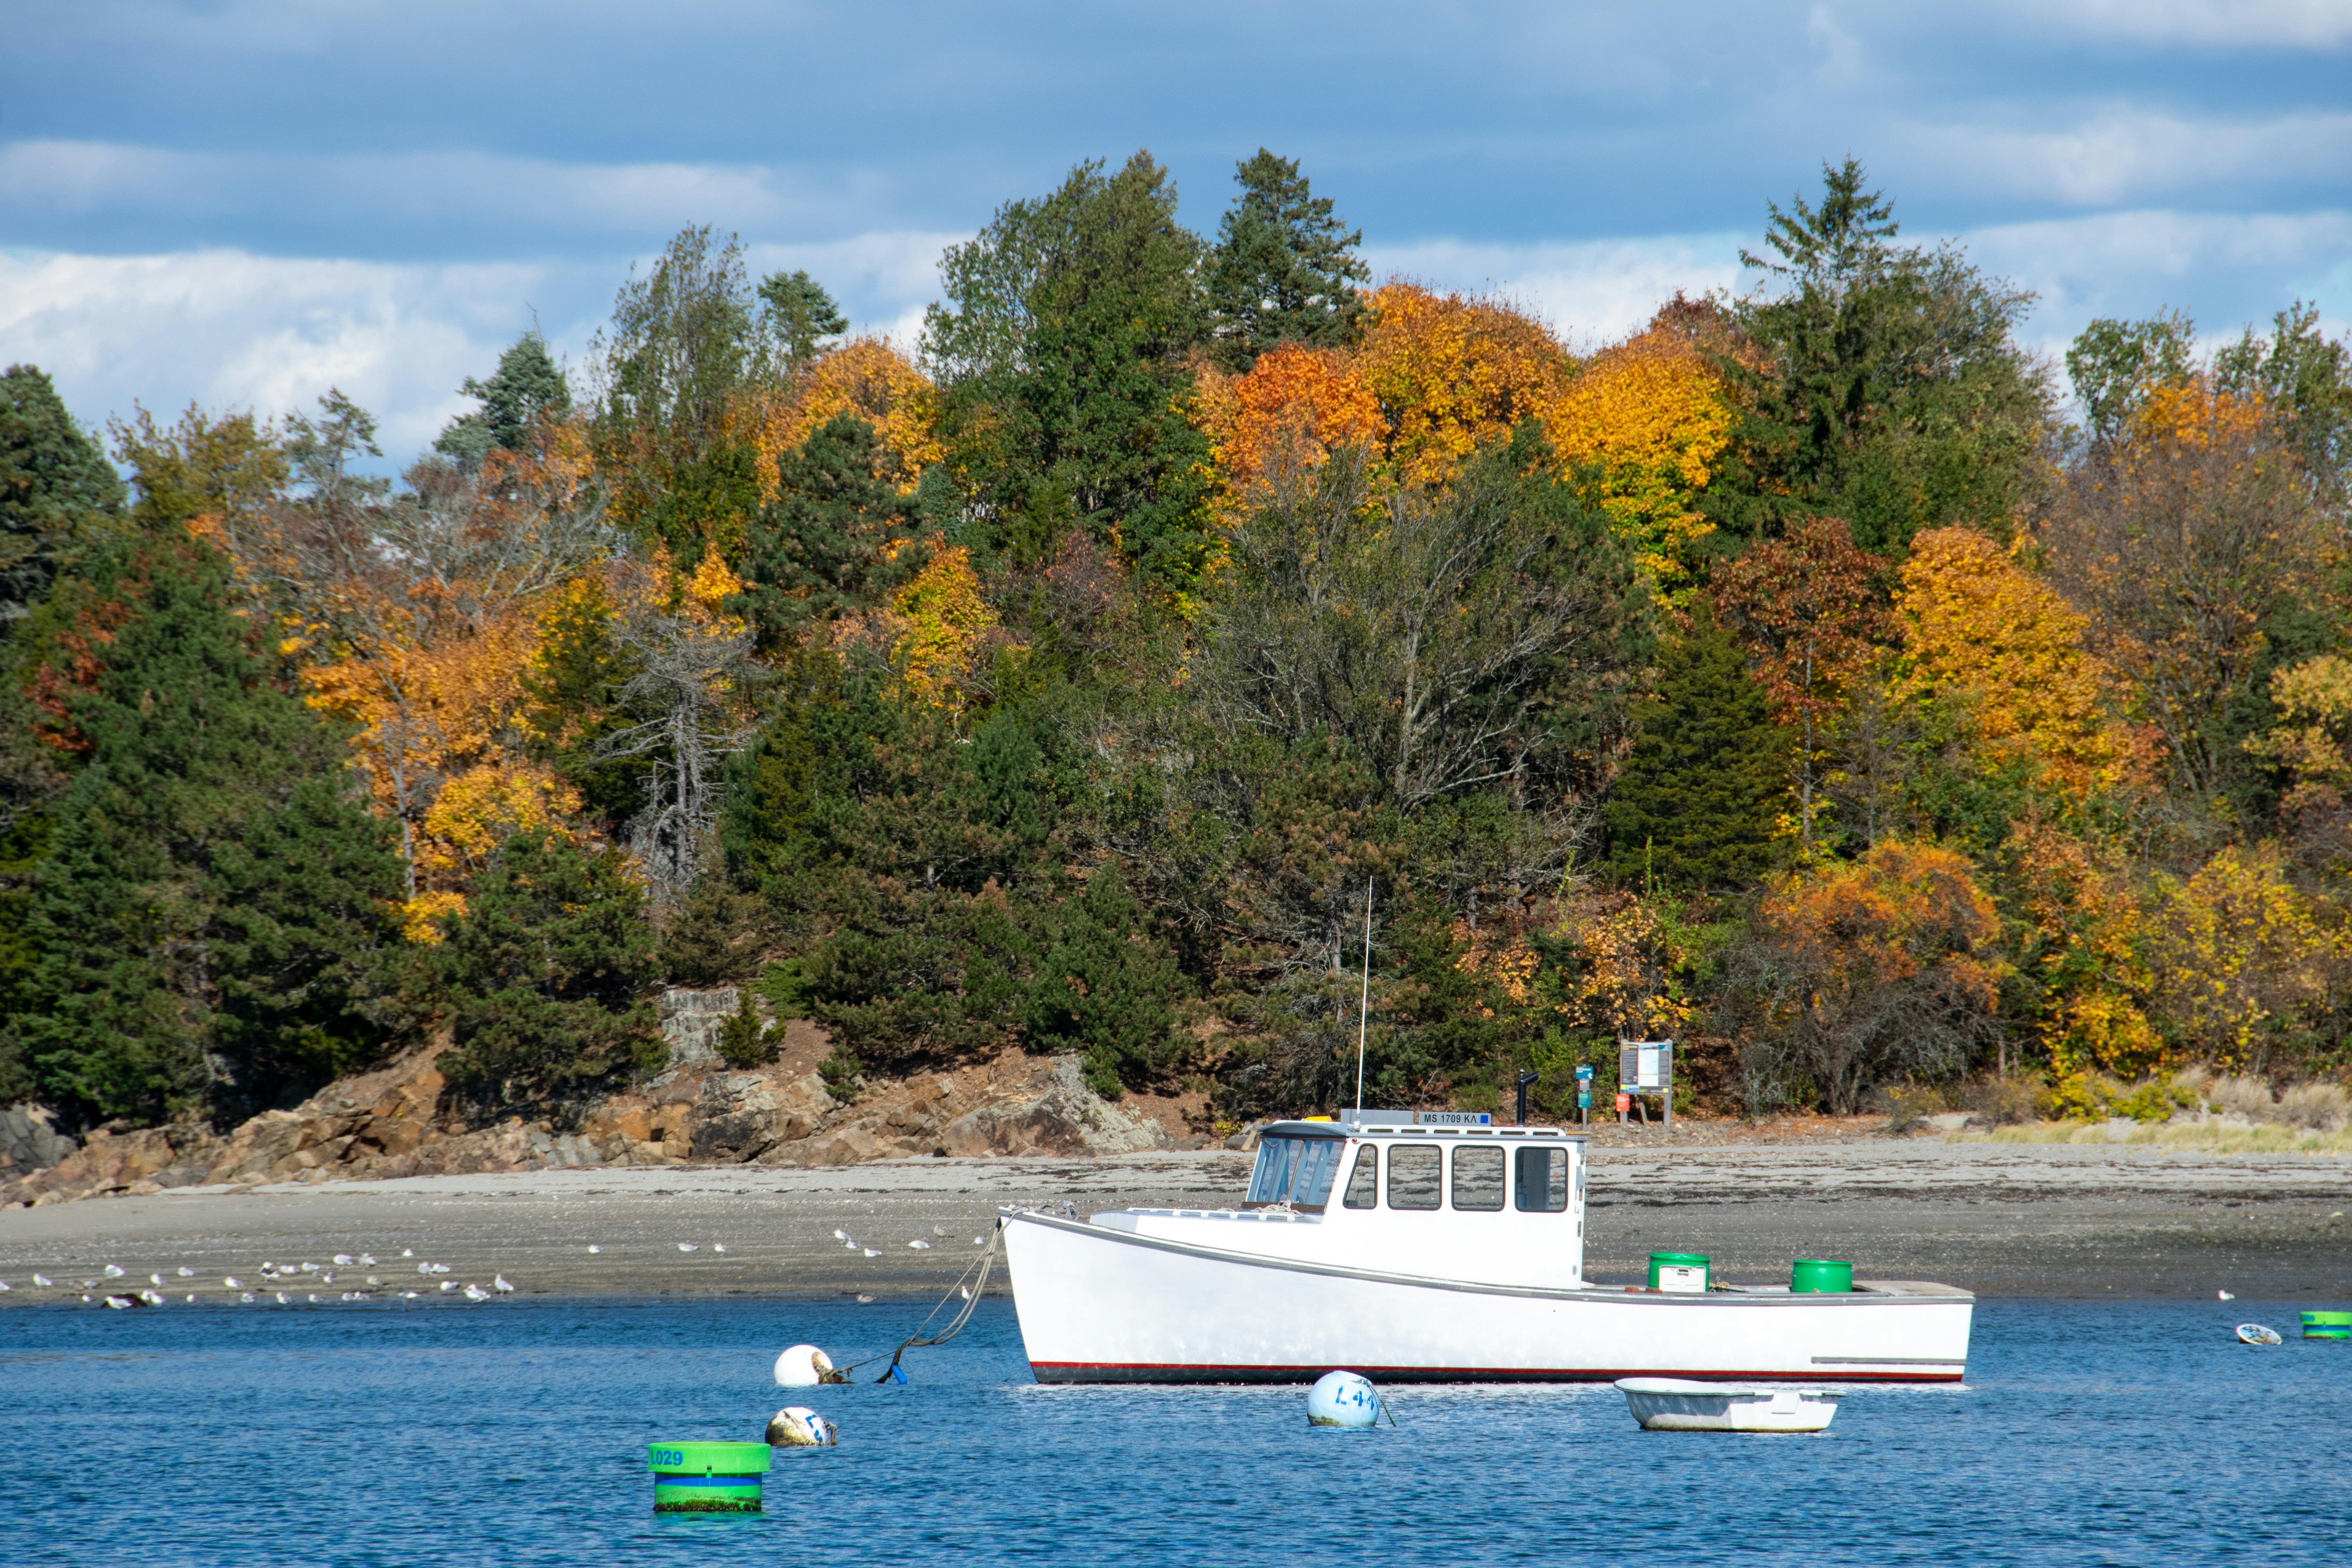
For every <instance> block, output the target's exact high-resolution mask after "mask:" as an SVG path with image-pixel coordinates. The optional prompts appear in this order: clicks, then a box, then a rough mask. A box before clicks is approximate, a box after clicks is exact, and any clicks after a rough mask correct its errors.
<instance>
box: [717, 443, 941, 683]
mask: <svg viewBox="0 0 2352 1568" xmlns="http://www.w3.org/2000/svg"><path fill="white" fill-rule="evenodd" d="M887 463H888V453H887V448H885V447H883V445H882V443H881V441H880V439H879V438H878V437H877V436H876V435H875V433H874V427H873V426H871V425H868V424H867V423H866V421H865V420H863V419H860V418H858V417H857V416H856V415H854V414H838V415H835V416H834V417H833V418H831V419H830V420H827V421H826V422H825V423H824V425H823V426H819V427H818V428H817V429H815V430H814V431H812V432H811V433H810V435H809V438H808V439H807V440H806V441H804V442H803V443H802V444H801V445H800V447H797V448H795V449H794V450H793V451H792V452H789V453H787V454H786V455H785V456H784V457H783V458H781V459H780V460H779V461H778V462H777V464H776V479H777V484H776V498H775V500H773V501H772V502H770V503H769V504H768V505H767V506H765V507H762V508H761V510H760V515H759V517H758V518H757V519H756V520H754V521H753V522H752V524H751V528H750V529H749V530H748V531H747V533H746V537H745V540H744V558H743V575H744V578H745V580H746V582H747V584H748V589H747V591H746V593H745V594H744V595H743V597H744V601H745V604H746V606H747V608H748V610H749V611H750V615H751V620H752V622H753V624H754V625H756V626H758V627H759V628H760V633H761V640H762V641H764V642H767V643H769V644H771V645H773V644H775V643H778V642H781V641H782V640H784V639H787V638H789V637H792V635H793V633H794V632H796V631H797V630H798V629H799V628H800V627H802V626H805V625H806V624H808V623H809V622H811V621H822V620H827V619H830V618H831V617H833V616H836V615H838V614H840V613H841V612H842V611H843V610H845V609H855V608H861V607H865V606H868V605H872V604H873V603H874V602H875V598H876V595H877V593H878V592H879V590H880V587H881V584H880V583H879V582H878V580H877V579H878V577H879V575H880V574H881V573H882V572H883V571H884V570H885V569H886V568H887V563H888V555H889V553H890V552H889V550H888V546H890V545H891V544H893V543H896V542H901V541H903V540H905V539H907V538H908V537H909V536H910V535H912V534H913V533H914V532H915V531H916V530H917V529H918V527H919V523H920V518H921V508H920V504H919V502H918V501H917V500H916V498H914V497H913V496H909V495H904V494H901V493H900V492H899V490H898V487H897V486H896V485H894V484H891V483H890V482H889V481H888V479H887V478H886V477H885V471H886V468H887Z"/></svg>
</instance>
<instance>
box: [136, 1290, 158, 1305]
mask: <svg viewBox="0 0 2352 1568" xmlns="http://www.w3.org/2000/svg"><path fill="white" fill-rule="evenodd" d="M139 1299H140V1300H142V1301H144V1302H146V1303H147V1304H148V1305H149V1306H151V1307H160V1306H162V1305H163V1297H161V1296H158V1295H157V1294H155V1292H154V1291H152V1290H142V1291H140V1292H139Z"/></svg>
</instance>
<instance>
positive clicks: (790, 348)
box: [760, 272, 849, 365]
mask: <svg viewBox="0 0 2352 1568" xmlns="http://www.w3.org/2000/svg"><path fill="white" fill-rule="evenodd" d="M760 298H761V299H762V300H766V301H767V302H768V327H769V331H772V332H773V333H775V335H776V341H777V342H779V343H781V344H782V346H783V351H784V359H785V362H786V363H789V364H793V365H803V364H806V363H809V362H810V361H812V360H814V359H815V358H816V353H817V345H818V344H819V343H821V342H824V340H825V339H827V338H835V337H839V336H840V335H841V334H842V333H844V332H845V331H849V318H848V317H846V316H845V315H843V314H842V313H841V307H840V306H839V305H836V304H835V303H834V302H833V296H832V295H830V294H828V293H826V292H825V291H824V284H822V283H820V282H818V281H817V280H816V279H814V278H812V277H810V276H809V275H808V274H807V273H805V272H778V273H774V274H772V275H771V276H770V277H769V278H768V279H767V280H766V281H765V282H762V283H761V285H760Z"/></svg>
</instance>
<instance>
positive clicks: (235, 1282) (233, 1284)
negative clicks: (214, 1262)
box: [221, 1274, 245, 1290]
mask: <svg viewBox="0 0 2352 1568" xmlns="http://www.w3.org/2000/svg"><path fill="white" fill-rule="evenodd" d="M221 1283H222V1284H224V1285H226V1286H227V1287H228V1288H229V1289H232V1290H242V1289H245V1281H244V1280H242V1279H238V1278H237V1277H236V1275H234V1274H230V1275H226V1276H225V1277H224V1278H223V1279H222V1280H221Z"/></svg>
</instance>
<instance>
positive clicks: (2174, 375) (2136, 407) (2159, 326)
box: [2066, 310, 2199, 442]
mask: <svg viewBox="0 0 2352 1568" xmlns="http://www.w3.org/2000/svg"><path fill="white" fill-rule="evenodd" d="M2198 368H2199V365H2198V354H2197V324H2196V323H2195V322H2194V321H2190V320H2189V316H2188V313H2187V312H2186V311H2182V310H2160V311H2158V312H2157V314H2155V315H2153V316H2150V317H2148V318H2147V320H2145V321H2117V320H2116V319H2114V318H2113V317H2108V316H2100V317H2097V318H2095V319H2094V320H2093V321H2092V322H2091V324H2090V325H2088V326H2086V327H2084V329H2083V330H2082V331H2080V332H2078V333H2076V334H2075V335H2074V342H2072V343H2069V344H2068V345H2067V347H2066V376H2067V379H2068V380H2070V381H2071V382H2073V383H2074V397H2075V401H2077V402H2079V403H2080V404H2081V405H2083V416H2084V426H2085V428H2086V430H2087V432H2088V434H2089V436H2090V437H2091V439H2092V440H2093V441H2094V442H2107V441H2112V440H2115V439H2116V437H2120V436H2123V435H2125V434H2126V432H2128V431H2129V430H2130V429H2131V428H2132V426H2134V425H2135V424H2137V422H2138V420H2139V418H2140V414H2141V410H2142V409H2143V408H2144V407H2145V406H2146V405H2147V397H2148V394H2150V393H2152V392H2156V391H2158V390H2159V389H2161V388H2164V387H2168V386H2179V384H2182V383H2183V382H2186V381H2188V380H2189V378H2190V377H2191V376H2192V375H2193V374H2196V372H2197V370H2198Z"/></svg>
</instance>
